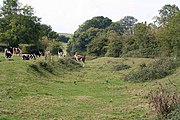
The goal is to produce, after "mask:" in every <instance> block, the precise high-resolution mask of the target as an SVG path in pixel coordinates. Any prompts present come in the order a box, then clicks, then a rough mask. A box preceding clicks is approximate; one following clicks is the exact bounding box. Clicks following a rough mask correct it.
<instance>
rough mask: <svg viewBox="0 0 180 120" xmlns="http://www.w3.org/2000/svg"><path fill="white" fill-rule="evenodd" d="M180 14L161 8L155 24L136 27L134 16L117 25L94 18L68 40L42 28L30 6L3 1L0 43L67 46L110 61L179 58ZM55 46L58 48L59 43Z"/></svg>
mask: <svg viewBox="0 0 180 120" xmlns="http://www.w3.org/2000/svg"><path fill="white" fill-rule="evenodd" d="M179 33H180V10H179V8H178V7H177V6H176V5H170V4H167V5H164V6H163V7H162V8H161V9H160V10H159V15H158V16H156V17H154V23H150V24H147V23H146V22H143V23H139V22H138V20H137V19H136V18H134V17H133V16H125V17H124V18H122V19H120V20H119V21H117V22H112V20H111V19H110V18H108V17H104V16H96V17H93V18H92V19H90V20H86V21H85V22H84V23H83V24H81V25H80V26H79V28H78V29H77V30H76V31H75V32H74V34H73V35H72V36H71V38H69V37H66V36H63V35H58V34H57V32H55V31H53V30H52V28H51V26H50V25H46V24H41V18H39V17H37V16H35V15H34V10H33V8H32V7H31V6H28V5H25V6H22V4H21V3H20V2H19V1H18V0H3V6H2V7H0V43H1V44H5V45H7V46H14V47H18V46H19V45H20V44H33V45H35V46H36V47H37V48H39V47H42V46H43V47H44V48H47V47H48V46H50V45H51V46H53V44H52V43H53V41H62V42H68V44H67V52H68V53H69V54H70V55H73V54H75V53H76V52H77V53H83V54H86V55H95V56H110V57H122V56H129V57H156V56H174V57H178V56H180V52H179V51H180V34H179ZM54 46H59V44H58V43H56V44H54Z"/></svg>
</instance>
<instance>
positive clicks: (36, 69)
mask: <svg viewBox="0 0 180 120" xmlns="http://www.w3.org/2000/svg"><path fill="white" fill-rule="evenodd" d="M29 67H30V68H31V69H33V70H34V71H36V72H38V73H42V72H41V71H40V69H39V67H38V65H36V64H30V65H29Z"/></svg>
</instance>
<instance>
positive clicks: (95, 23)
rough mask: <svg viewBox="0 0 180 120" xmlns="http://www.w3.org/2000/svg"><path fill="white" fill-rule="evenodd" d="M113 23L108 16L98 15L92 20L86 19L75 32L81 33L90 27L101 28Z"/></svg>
mask: <svg viewBox="0 0 180 120" xmlns="http://www.w3.org/2000/svg"><path fill="white" fill-rule="evenodd" d="M111 23H112V20H111V19H109V18H108V17H103V16H97V17H93V18H92V19H90V20H87V21H85V22H84V23H83V24H82V25H80V26H79V28H78V29H77V30H76V31H75V33H76V34H77V33H81V32H84V31H86V30H88V29H89V28H99V29H105V28H106V27H108V26H109V25H110V24H111Z"/></svg>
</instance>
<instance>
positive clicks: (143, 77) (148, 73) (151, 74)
mask: <svg viewBox="0 0 180 120" xmlns="http://www.w3.org/2000/svg"><path fill="white" fill-rule="evenodd" d="M179 66H180V62H179V60H175V59H172V58H167V59H160V60H155V61H154V62H153V63H151V64H149V65H147V66H146V65H145V64H141V65H140V68H139V70H137V71H132V72H130V73H129V74H127V75H125V76H124V80H125V81H131V82H141V81H148V80H155V79H161V78H164V77H166V76H168V75H170V74H172V73H173V71H174V70H175V69H176V68H177V67H179Z"/></svg>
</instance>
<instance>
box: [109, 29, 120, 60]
mask: <svg viewBox="0 0 180 120" xmlns="http://www.w3.org/2000/svg"><path fill="white" fill-rule="evenodd" d="M107 34H108V35H107V37H108V40H109V42H108V47H107V52H106V54H105V56H108V57H120V56H121V55H122V52H123V50H122V49H123V40H122V37H121V36H119V35H118V34H117V33H116V32H112V31H110V32H108V33H107Z"/></svg>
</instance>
